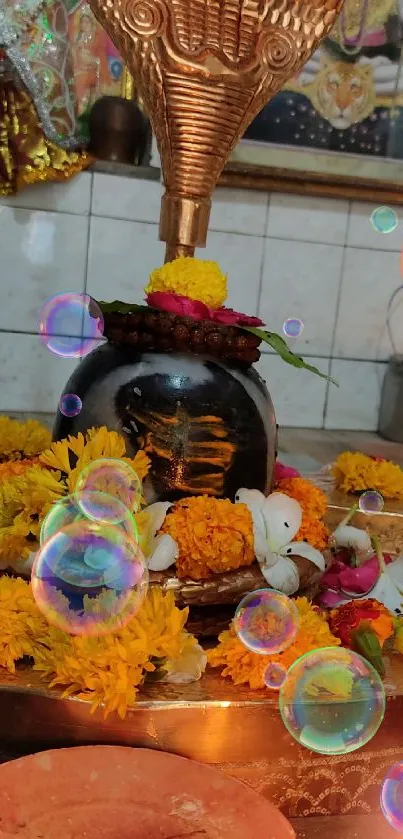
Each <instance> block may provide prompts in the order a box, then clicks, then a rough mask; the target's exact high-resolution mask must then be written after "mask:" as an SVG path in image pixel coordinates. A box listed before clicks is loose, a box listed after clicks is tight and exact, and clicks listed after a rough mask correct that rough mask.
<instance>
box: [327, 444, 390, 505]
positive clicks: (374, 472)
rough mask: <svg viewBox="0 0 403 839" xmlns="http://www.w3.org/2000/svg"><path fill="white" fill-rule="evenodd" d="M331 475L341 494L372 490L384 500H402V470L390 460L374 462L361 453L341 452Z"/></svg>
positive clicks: (374, 460)
mask: <svg viewBox="0 0 403 839" xmlns="http://www.w3.org/2000/svg"><path fill="white" fill-rule="evenodd" d="M333 475H334V477H335V480H336V485H337V486H338V488H339V489H341V490H343V492H365V490H367V489H374V490H376V491H377V492H380V493H381V495H383V497H384V498H391V499H396V500H399V501H400V500H402V499H403V470H402V469H400V467H399V466H398V465H397V464H396V463H391V461H390V460H376V459H374V458H372V457H369V456H368V455H366V454H362V453H361V452H342V454H340V455H339V457H338V458H337V460H336V462H335V463H334V465H333Z"/></svg>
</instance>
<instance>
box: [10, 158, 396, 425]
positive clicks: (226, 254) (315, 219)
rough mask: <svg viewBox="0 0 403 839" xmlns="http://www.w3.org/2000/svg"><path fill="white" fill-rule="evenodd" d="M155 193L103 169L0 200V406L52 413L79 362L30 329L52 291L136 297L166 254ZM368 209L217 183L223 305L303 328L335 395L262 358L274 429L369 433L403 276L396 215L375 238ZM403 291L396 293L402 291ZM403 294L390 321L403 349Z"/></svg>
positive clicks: (214, 220)
mask: <svg viewBox="0 0 403 839" xmlns="http://www.w3.org/2000/svg"><path fill="white" fill-rule="evenodd" d="M161 193H162V187H161V185H160V184H159V183H156V182H152V181H139V180H136V179H132V178H124V177H119V176H113V175H106V174H101V173H96V174H91V173H89V172H86V173H83V174H81V175H79V176H78V177H77V178H75V179H74V180H72V181H70V182H69V183H64V184H47V185H40V186H35V187H33V188H30V189H27V190H25V191H23V192H22V193H21V194H20V195H18V196H17V197H15V198H7V199H2V200H0V253H1V263H0V265H1V267H0V291H1V294H0V298H1V303H2V305H1V307H0V411H19V410H26V411H32V412H36V411H40V412H41V411H42V412H46V411H52V410H53V409H54V408H55V406H56V404H57V401H58V398H59V394H60V391H61V390H62V387H63V385H64V383H65V380H66V379H67V378H68V376H69V375H70V373H71V372H72V370H73V368H74V364H75V362H73V361H68V360H66V359H60V358H57V357H56V356H54V355H52V354H51V353H50V352H49V351H48V350H47V349H46V348H45V347H43V346H42V345H41V344H40V342H39V340H38V338H37V335H36V332H37V328H38V318H39V312H40V309H41V306H42V305H43V303H44V302H45V300H46V299H47V298H48V297H50V296H51V295H53V294H56V293H57V292H60V291H67V290H77V291H83V290H87V291H88V292H89V293H90V294H92V295H93V296H94V297H95V298H98V299H103V300H113V299H117V298H118V299H122V300H127V301H132V300H139V301H140V300H142V297H143V288H144V285H145V283H146V280H147V276H148V274H149V272H150V271H151V270H152V269H153V268H154V267H155V266H156V265H158V264H161V263H162V261H163V258H164V246H163V244H162V243H160V242H159V240H158V215H159V204H160V198H161ZM373 209H375V207H373V206H372V205H369V204H360V203H357V202H352V203H351V204H350V203H349V202H346V201H337V200H334V199H326V198H320V199H318V198H316V199H315V198H311V197H309V196H293V195H271V196H269V195H267V194H266V193H262V192H255V191H248V190H230V189H220V190H217V191H216V193H215V195H214V201H213V208H212V214H211V225H210V231H211V232H210V234H209V239H208V244H207V248H206V250H205V251H199V253H198V256H200V257H203V256H204V257H205V258H206V259H214V260H217V261H218V262H219V263H220V264H221V266H222V268H223V269H224V270H225V271H226V272H227V273H228V278H229V299H228V305H231V306H233V307H234V308H236V309H239V310H241V311H245V312H249V313H250V314H255V313H257V312H259V314H260V316H261V317H262V318H263V319H264V320H265V321H266V323H267V326H268V328H269V329H271V330H273V331H277V332H281V330H282V325H283V323H284V321H285V320H286V319H287V318H289V317H299V318H301V319H302V320H303V322H304V331H303V333H302V335H301V337H300V338H299V339H298V340H297V341H295V342H294V343H293V347H292V348H293V349H294V351H295V352H298V353H299V354H301V355H305V356H309V360H310V362H311V363H313V364H316V366H317V367H319V368H320V369H321V370H323V371H325V372H329V371H331V375H333V376H334V377H336V378H337V379H338V380H339V382H340V387H339V388H338V389H337V388H336V387H334V386H332V385H328V384H327V383H326V382H325V381H323V380H321V379H319V378H316V377H315V376H313V375H311V374H309V373H307V372H304V371H299V370H296V369H294V368H291V367H288V366H287V365H285V364H284V363H283V362H282V361H281V360H280V359H279V358H278V357H277V356H275V355H273V354H270V353H264V354H263V356H262V359H261V361H260V363H259V369H260V372H261V374H262V375H263V376H264V378H265V379H266V380H267V383H268V387H269V389H270V391H271V393H272V396H273V400H274V403H275V407H276V411H277V416H278V421H279V422H280V424H282V425H291V426H301V427H313V428H320V427H323V426H325V427H326V428H332V429H333V428H343V429H366V430H374V429H376V427H377V422H378V409H379V396H380V387H381V381H382V376H383V374H384V371H385V364H384V362H385V361H386V359H387V358H388V356H389V355H390V352H391V343H390V340H389V338H388V335H387V330H386V328H385V320H386V310H387V305H388V300H389V298H390V295H391V294H392V292H393V290H394V289H395V288H396V287H397V286H399V284H400V283H401V273H400V271H401V266H400V251H401V247H402V241H403V237H402V224H403V215H402V211H401V209H399V208H395V209H396V212H397V213H398V216H399V219H400V222H401V223H400V225H399V227H398V229H397V231H395V232H394V233H391V234H386V235H382V234H379V233H376V232H375V231H374V230H373V229H372V227H371V224H370V220H369V218H370V214H371V212H372V210H373ZM402 288H403V287H402ZM402 318H403V294H402V295H401V297H400V296H399V297H398V298H397V300H396V301H395V304H394V307H393V311H392V316H391V325H392V329H393V334H394V338H395V345H396V348H397V349H398V350H399V351H400V352H403V330H402V328H401V323H402Z"/></svg>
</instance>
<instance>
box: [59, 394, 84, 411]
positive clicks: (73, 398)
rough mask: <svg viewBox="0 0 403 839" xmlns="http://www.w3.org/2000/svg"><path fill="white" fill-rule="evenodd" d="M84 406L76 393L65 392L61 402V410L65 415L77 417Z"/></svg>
mask: <svg viewBox="0 0 403 839" xmlns="http://www.w3.org/2000/svg"><path fill="white" fill-rule="evenodd" d="M82 407H83V403H82V401H81V399H80V397H79V396H77V394H76V393H65V394H64V395H63V396H62V397H61V399H60V402H59V411H60V413H61V414H63V416H65V417H76V416H77V415H78V414H79V413H80V411H81V408H82Z"/></svg>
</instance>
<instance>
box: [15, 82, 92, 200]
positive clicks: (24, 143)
mask: <svg viewBox="0 0 403 839" xmlns="http://www.w3.org/2000/svg"><path fill="white" fill-rule="evenodd" d="M91 162H92V158H91V157H90V156H89V155H88V154H85V153H81V152H78V151H68V150H67V149H64V148H61V147H59V146H57V145H55V143H53V142H51V141H50V140H48V139H47V138H46V136H45V134H44V131H43V128H42V126H41V124H40V121H39V119H38V116H37V113H36V110H35V108H34V105H33V104H32V101H31V98H30V96H29V94H28V93H27V91H25V90H24V89H23V88H22V87H19V86H18V85H17V84H16V83H15V82H14V81H13V80H12V79H11V78H8V79H7V78H4V77H3V79H2V78H1V77H0V195H13V194H14V193H16V192H17V191H18V190H20V189H21V188H22V187H24V186H26V185H27V184H32V183H36V182H37V181H63V180H67V179H68V178H71V177H72V176H73V175H76V174H77V173H78V172H81V171H82V170H83V169H85V168H86V167H88V166H89V165H90V164H91Z"/></svg>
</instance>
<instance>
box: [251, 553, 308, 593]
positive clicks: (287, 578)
mask: <svg viewBox="0 0 403 839" xmlns="http://www.w3.org/2000/svg"><path fill="white" fill-rule="evenodd" d="M260 570H261V572H262V574H263V576H264V578H265V580H266V581H267V582H268V583H269V585H270V586H272V588H276V589H277V590H278V591H282V592H283V593H284V594H288V595H290V594H295V592H296V591H298V589H299V573H298V568H297V566H296V565H295V562H293V561H292V559H286V558H285V557H283V556H280V557H279V559H278V562H276V564H275V565H273V566H272V567H271V568H267V567H266V568H265V567H264V566H262V565H261V566H260Z"/></svg>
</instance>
